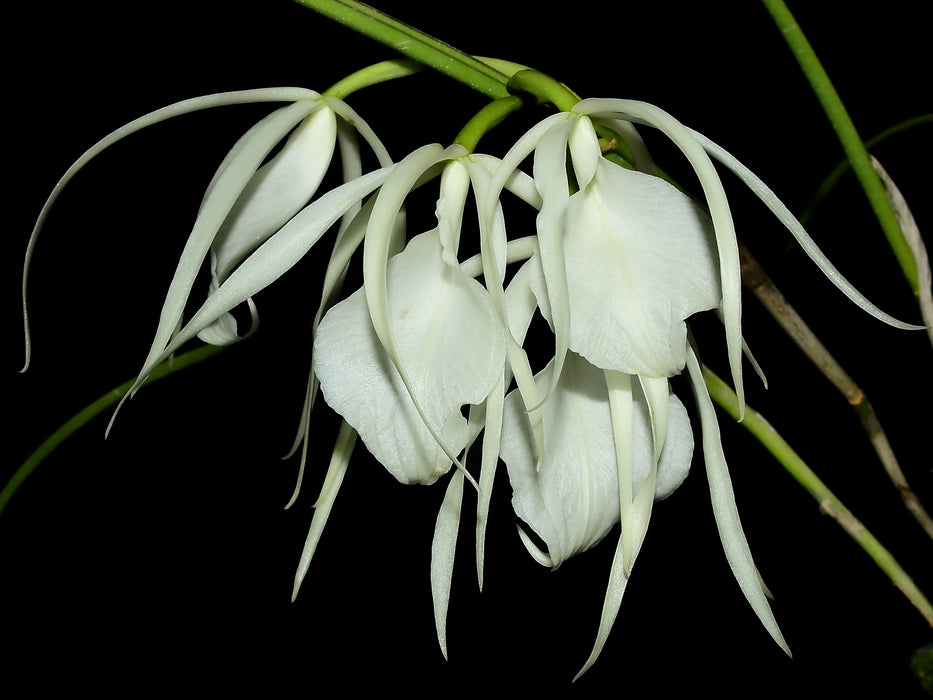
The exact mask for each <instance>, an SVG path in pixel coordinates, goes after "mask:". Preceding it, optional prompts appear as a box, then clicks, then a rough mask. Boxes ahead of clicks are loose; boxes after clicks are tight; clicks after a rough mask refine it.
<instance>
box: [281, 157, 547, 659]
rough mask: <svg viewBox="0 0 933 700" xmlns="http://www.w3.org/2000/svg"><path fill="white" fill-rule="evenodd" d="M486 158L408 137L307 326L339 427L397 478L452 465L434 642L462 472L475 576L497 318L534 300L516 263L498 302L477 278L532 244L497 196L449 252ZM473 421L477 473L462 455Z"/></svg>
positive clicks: (499, 359) (499, 356) (436, 555)
mask: <svg viewBox="0 0 933 700" xmlns="http://www.w3.org/2000/svg"><path fill="white" fill-rule="evenodd" d="M497 165H498V161H497V160H496V159H493V158H491V157H488V156H483V155H469V154H467V153H466V152H465V151H464V149H462V148H460V147H456V146H455V147H451V148H448V149H443V148H442V147H440V146H438V145H430V146H425V147H423V148H421V149H418V150H417V151H415V152H414V153H412V154H411V155H409V156H408V157H407V158H405V159H404V160H402V161H401V162H399V163H398V165H397V166H396V167H395V169H394V170H393V173H392V174H391V176H390V177H389V178H388V179H387V180H386V181H385V183H384V184H383V185H382V187H381V188H380V190H379V193H378V195H377V196H375V197H374V198H373V200H372V202H371V209H370V210H369V211H368V212H367V213H366V217H367V218H366V224H365V229H366V230H365V235H362V234H361V235H360V237H359V241H362V243H363V265H364V282H363V286H362V287H361V288H360V289H358V290H356V291H355V292H354V293H353V294H351V295H350V296H348V297H347V298H346V299H344V300H343V301H340V302H339V303H336V304H335V305H333V306H332V307H330V308H329V309H328V310H327V311H326V313H324V315H323V318H322V319H321V322H320V324H319V325H318V326H317V329H316V332H315V342H314V360H313V375H314V379H315V380H316V381H318V382H319V384H320V389H321V393H322V396H323V398H324V399H325V401H326V402H327V403H328V404H329V405H330V406H331V408H333V409H334V410H335V411H337V413H339V414H340V415H341V416H342V417H343V419H344V424H345V431H344V433H345V432H346V431H352V433H353V434H354V435H356V434H358V435H359V437H360V438H361V439H362V441H363V443H364V444H365V445H366V447H367V448H368V450H369V451H370V452H371V453H372V455H373V456H375V457H376V459H377V460H378V461H379V462H380V463H381V464H382V465H383V466H385V467H386V469H387V470H388V471H389V472H390V473H391V474H392V475H393V476H395V478H396V479H398V480H399V481H400V482H402V483H406V484H409V483H419V484H431V483H434V482H435V481H437V480H438V479H439V478H440V477H441V476H443V475H444V474H446V473H447V472H448V471H449V470H450V469H451V467H452V466H454V465H456V467H457V469H456V470H454V473H453V474H452V475H451V476H450V479H449V481H448V486H447V491H446V494H445V497H444V500H443V503H442V505H441V509H440V511H439V513H438V518H437V523H436V525H435V537H434V544H433V546H432V557H431V585H432V595H433V599H434V607H435V621H436V627H437V636H438V641H439V643H440V646H441V649H442V652H443V653H444V655H445V656H446V654H447V647H446V613H447V605H448V600H449V593H450V581H451V576H452V568H453V561H454V553H455V547H456V540H457V532H458V529H459V521H460V512H461V502H462V493H463V482H464V480H465V479H466V480H469V481H470V482H471V484H472V485H473V486H474V487H476V489H477V494H478V498H477V516H476V560H477V575H478V578H479V584H480V587H482V580H483V573H482V571H483V565H482V562H483V552H484V537H485V523H486V518H487V515H488V509H489V500H490V494H491V489H492V484H493V478H494V474H495V469H496V463H497V461H498V459H499V441H498V436H499V433H500V426H501V422H502V410H503V406H504V401H505V389H506V386H507V385H508V383H509V381H510V378H511V376H512V373H511V368H510V365H509V362H508V349H507V338H509V337H511V336H510V335H508V334H507V333H506V332H505V327H506V325H507V324H510V325H511V327H512V328H514V329H515V331H514V332H516V333H518V334H522V333H523V332H524V330H525V329H527V326H528V323H529V321H530V318H531V315H532V313H533V311H534V309H535V306H536V302H535V299H534V296H533V295H532V293H531V288H530V284H529V281H528V279H529V273H528V271H527V269H525V268H523V270H521V271H519V272H517V273H516V274H515V275H514V276H513V279H512V281H511V283H510V285H509V286H508V289H507V290H504V289H503V290H502V292H503V298H502V299H501V301H502V306H501V308H500V307H499V306H498V305H497V304H496V302H495V301H494V300H493V295H492V294H490V293H489V291H488V290H487V289H486V287H484V286H483V285H482V284H480V282H478V281H477V280H476V279H475V278H477V277H479V276H481V275H484V273H486V272H487V265H489V264H492V265H493V267H494V269H495V270H496V272H495V273H494V276H495V278H496V281H497V283H498V284H497V288H500V289H501V287H502V282H503V278H504V270H505V266H506V265H507V264H509V263H512V262H518V261H520V260H524V259H527V258H528V257H529V256H531V255H532V253H533V251H534V245H533V243H532V242H531V240H530V239H527V238H526V239H519V240H516V241H513V242H512V243H511V244H510V243H509V242H508V241H507V239H506V235H505V228H504V226H505V225H504V219H503V217H502V212H501V209H499V210H498V212H497V214H496V216H495V217H494V221H493V223H492V226H491V231H490V232H489V236H488V239H489V240H488V241H487V242H488V243H489V245H490V246H491V250H490V251H487V254H486V255H478V256H475V257H473V258H470V259H469V260H467V261H465V262H462V263H461V262H460V261H459V257H458V252H459V243H460V237H461V227H462V222H463V216H464V208H465V205H466V202H467V199H468V194H469V191H470V189H471V188H473V189H475V190H477V191H484V188H485V187H487V186H488V184H489V183H490V181H491V180H492V173H493V172H494V171H495V168H496V167H497ZM438 175H440V186H439V187H440V196H439V198H438V200H437V205H436V216H437V227H436V228H434V229H433V230H431V231H428V232H427V233H423V234H420V235H417V236H414V237H413V238H411V239H410V240H409V241H408V242H407V243H404V239H403V238H401V236H403V234H404V231H403V230H400V229H399V228H398V225H397V224H398V222H399V214H400V212H401V210H402V207H403V205H404V201H405V199H406V197H407V196H408V194H409V193H410V192H411V191H412V189H414V188H416V187H419V186H422V185H423V184H424V183H425V182H427V181H428V180H430V179H432V178H434V177H436V176H438ZM507 184H508V187H509V188H510V189H512V190H513V191H514V192H516V193H517V194H518V195H519V196H520V197H522V198H525V199H526V200H530V201H531V203H532V204H533V205H534V204H536V203H537V194H536V193H535V192H534V188H533V184H532V183H531V180H530V179H529V178H527V176H522V175H517V176H516V177H515V178H513V179H511V180H510V181H509V182H508V183H507ZM367 206H368V207H369V206H370V205H367ZM403 245H404V247H403ZM399 248H402V249H401V250H400V252H398V253H395V254H393V251H396V250H398V249H399ZM341 259H344V258H341ZM500 311H501V312H502V314H504V317H503V315H501V314H500ZM465 412H466V413H467V417H464V413H465ZM481 432H482V433H483V444H482V458H481V465H480V474H479V478H478V480H476V479H474V478H473V476H471V475H470V474H468V473H467V471H466V469H465V467H464V463H465V461H466V453H467V450H468V449H469V448H470V446H471V444H472V443H473V442H474V440H475V439H476V438H477V437H478V435H479V434H480V433H481ZM342 434H343V433H342ZM351 445H352V443H351V442H349V441H348V440H347V439H346V438H345V437H344V438H340V439H338V444H337V447H336V448H335V451H334V458H333V460H332V467H331V469H330V470H329V475H328V478H326V479H325V484H324V488H323V489H322V492H321V497H320V498H319V500H318V503H317V504H316V509H315V514H314V518H313V520H312V524H311V529H310V531H309V534H308V538H307V541H306V546H305V550H304V552H303V554H302V558H301V561H300V563H299V567H298V572H297V574H296V579H295V588H294V592H295V594H297V591H298V589H299V587H300V584H301V582H302V580H303V578H304V576H305V575H306V572H307V570H308V567H309V565H310V561H311V558H312V556H313V552H314V549H315V548H316V545H317V542H318V541H319V538H320V535H321V532H322V530H323V528H324V526H325V524H326V521H327V518H328V516H329V510H330V504H332V503H333V501H334V498H335V496H336V493H337V490H338V489H339V487H340V484H341V482H342V474H343V473H344V472H345V470H346V467H347V462H348V461H349V451H348V450H349V449H351Z"/></svg>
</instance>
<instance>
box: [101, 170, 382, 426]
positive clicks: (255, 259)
mask: <svg viewBox="0 0 933 700" xmlns="http://www.w3.org/2000/svg"><path fill="white" fill-rule="evenodd" d="M390 171H391V168H383V169H380V170H376V171H373V172H371V173H368V174H367V175H364V176H363V177H361V178H358V179H356V180H353V181H352V182H348V183H346V184H344V185H341V186H340V187H337V188H334V189H333V190H331V191H330V192H328V193H327V194H325V195H323V196H321V197H320V198H319V199H317V200H315V201H314V202H312V203H311V204H310V205H309V206H307V207H306V208H305V209H304V210H303V211H302V212H301V213H299V214H298V215H297V216H296V217H294V218H293V219H292V220H291V221H289V222H288V224H286V225H285V226H284V227H282V228H281V229H280V230H279V231H278V232H277V233H276V234H275V235H274V236H272V237H271V238H270V239H269V240H267V241H266V242H265V243H264V244H263V245H262V246H260V247H259V249H258V250H257V251H256V252H254V253H253V254H252V255H251V256H250V257H249V258H247V259H246V260H245V261H244V262H243V264H242V265H240V266H239V267H238V268H237V269H236V270H235V271H234V272H233V274H232V275H230V277H229V278H228V279H227V280H226V281H225V282H224V283H223V284H222V285H220V287H219V288H218V289H217V291H216V292H215V293H213V294H211V295H210V296H209V297H208V298H207V299H205V301H204V303H203V304H202V305H201V308H200V309H199V310H198V311H197V312H196V313H195V314H194V316H193V317H192V318H191V320H190V321H188V323H187V324H186V325H185V327H184V328H182V329H181V330H180V331H178V333H177V334H175V335H174V337H172V340H171V342H169V343H168V345H166V347H165V349H164V350H163V351H162V353H161V354H158V355H154V353H150V357H148V358H147V360H146V363H145V364H144V365H143V368H142V370H141V371H140V373H139V376H138V377H137V378H136V382H135V384H134V385H133V387H132V388H131V389H130V391H128V392H127V393H126V395H125V396H124V397H123V399H121V400H120V403H119V404H118V405H117V407H116V409H115V410H114V412H113V416H112V417H111V419H110V423H109V424H108V427H107V430H108V431H109V430H110V428H111V426H112V425H113V422H114V420H115V419H116V415H117V413H118V412H119V411H120V409H121V408H122V406H123V404H124V403H125V402H126V401H127V400H129V399H130V398H132V397H133V395H134V394H135V393H136V391H137V390H138V389H139V387H140V386H142V384H143V382H145V381H146V379H147V378H148V377H149V374H150V373H151V372H152V370H153V369H155V368H156V367H157V366H158V365H159V364H160V363H162V362H164V361H165V360H166V359H168V357H169V356H170V355H171V354H172V353H174V352H175V351H176V350H177V349H178V348H180V347H181V346H182V345H184V344H185V343H186V342H188V341H189V340H191V339H192V338H194V337H195V336H196V335H197V334H198V333H200V332H201V331H202V330H204V329H205V328H207V327H208V326H209V325H211V324H212V323H214V321H216V320H217V319H218V318H220V316H222V315H223V314H225V313H226V312H228V311H230V310H231V309H233V308H235V307H236V306H237V305H239V304H241V303H243V302H244V301H246V300H247V299H249V298H250V297H252V296H253V295H255V294H256V293H257V292H259V291H260V290H262V289H264V288H265V287H267V286H268V285H269V284H271V283H272V282H274V281H275V280H276V279H278V278H279V277H280V276H281V275H283V274H284V273H285V272H286V271H288V270H289V269H291V267H292V266H293V265H295V264H296V263H297V262H298V261H299V260H300V259H301V258H302V257H303V256H304V255H305V254H306V253H307V252H308V251H309V250H310V249H311V247H312V246H313V245H314V244H315V243H316V242H317V241H318V240H319V239H320V237H321V236H322V235H323V234H324V233H325V232H326V231H327V230H328V229H329V228H330V227H331V226H332V225H333V224H334V223H335V222H336V221H337V219H339V218H340V216H341V215H342V214H343V213H344V212H346V211H347V209H348V208H349V207H351V206H352V205H353V204H354V203H356V202H359V200H360V199H362V198H363V197H365V196H366V195H368V194H369V193H370V192H372V190H373V189H375V188H376V187H378V186H379V184H381V182H382V181H383V180H385V178H386V177H387V176H388V174H389V172H390ZM155 347H156V344H155V343H154V344H153V348H155ZM153 355H154V356H153Z"/></svg>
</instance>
